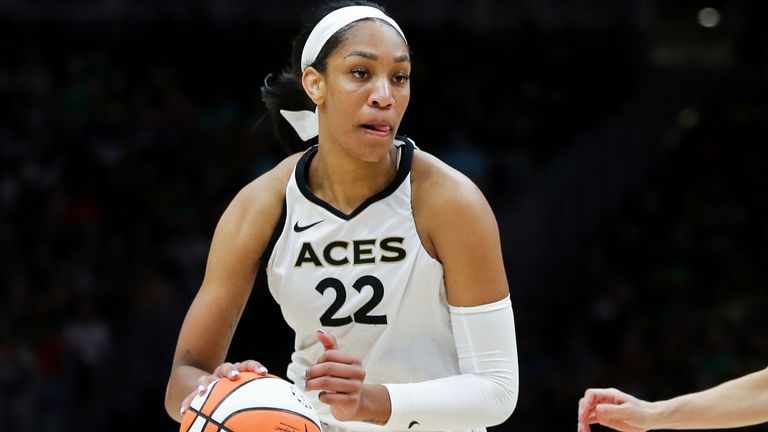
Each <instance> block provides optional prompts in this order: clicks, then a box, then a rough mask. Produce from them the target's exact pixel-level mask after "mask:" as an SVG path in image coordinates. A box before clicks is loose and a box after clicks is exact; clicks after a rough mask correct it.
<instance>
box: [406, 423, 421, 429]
mask: <svg viewBox="0 0 768 432" xmlns="http://www.w3.org/2000/svg"><path fill="white" fill-rule="evenodd" d="M417 424H419V422H417V421H412V422H411V424H409V425H408V429H410V428H412V427H414V426H416V425H417Z"/></svg>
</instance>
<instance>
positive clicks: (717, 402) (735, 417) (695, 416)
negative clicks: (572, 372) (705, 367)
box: [578, 369, 768, 432]
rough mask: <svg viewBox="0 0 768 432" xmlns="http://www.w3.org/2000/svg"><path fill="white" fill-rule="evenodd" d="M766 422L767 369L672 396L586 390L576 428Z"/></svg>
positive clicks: (633, 430) (583, 431)
mask: <svg viewBox="0 0 768 432" xmlns="http://www.w3.org/2000/svg"><path fill="white" fill-rule="evenodd" d="M765 422H768V369H763V370H761V371H758V372H753V373H751V374H748V375H745V376H743V377H740V378H736V379H733V380H731V381H727V382H725V383H722V384H720V385H718V386H715V387H712V388H710V389H707V390H704V391H701V392H698V393H690V394H686V395H682V396H678V397H675V398H672V399H668V400H663V401H658V402H646V401H644V400H640V399H637V398H635V397H634V396H631V395H628V394H626V393H624V392H621V391H619V390H616V389H603V388H600V389H588V390H587V391H586V392H585V393H584V397H582V398H581V399H580V400H579V422H578V432H589V430H590V428H589V425H590V424H594V423H599V424H601V425H603V426H608V427H610V428H613V429H616V430H619V431H625V432H639V431H647V430H655V429H724V428H736V427H742V426H749V425H755V424H759V423H765Z"/></svg>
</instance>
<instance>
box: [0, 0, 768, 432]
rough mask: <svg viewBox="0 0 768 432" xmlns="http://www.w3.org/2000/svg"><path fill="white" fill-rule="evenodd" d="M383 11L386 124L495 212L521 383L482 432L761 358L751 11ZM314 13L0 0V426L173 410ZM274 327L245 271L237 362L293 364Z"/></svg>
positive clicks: (735, 1) (144, 420)
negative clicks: (270, 116) (510, 406)
mask: <svg viewBox="0 0 768 432" xmlns="http://www.w3.org/2000/svg"><path fill="white" fill-rule="evenodd" d="M382 4H383V5H385V6H386V7H387V8H388V10H389V12H390V13H391V15H392V16H393V17H395V19H396V20H398V22H399V23H400V25H401V27H403V29H404V31H405V32H406V34H407V35H408V39H409V42H410V45H411V47H412V51H413V59H414V73H413V80H412V93H413V95H412V102H411V106H410V107H409V111H408V113H407V114H406V119H405V121H404V124H403V125H402V127H401V130H400V131H401V132H402V133H405V134H407V135H408V136H410V137H412V138H413V139H414V140H415V141H416V143H417V145H419V146H420V147H421V148H422V149H424V150H426V151H429V152H431V153H434V154H436V155H438V156H439V157H441V158H442V159H443V160H445V161H446V162H448V163H449V164H451V165H453V166H454V167H456V168H458V169H459V170H461V171H462V172H464V173H466V174H467V175H468V176H470V177H471V178H472V179H473V180H475V181H476V182H477V183H478V185H479V186H480V187H481V188H482V190H483V191H484V192H485V194H486V195H487V197H488V199H489V201H490V202H491V205H492V206H493V208H494V210H495V212H496V215H497V218H498V222H499V226H500V229H501V235H502V241H503V248H504V253H505V258H506V264H507V272H508V277H509V282H510V287H511V292H512V301H513V305H514V307H515V313H516V320H517V335H518V345H519V355H520V373H521V386H520V400H519V404H518V407H517V410H516V412H515V413H514V414H513V416H512V417H511V418H510V419H509V420H508V421H507V422H505V423H504V424H503V425H499V426H497V427H494V428H491V430H492V431H498V432H500V431H517V432H524V431H554V430H560V431H566V430H575V425H576V411H577V401H578V398H579V397H580V396H581V394H582V393H583V391H584V390H585V389H586V388H587V387H591V386H615V387H618V388H621V389H625V390H627V391H630V392H633V393H634V394H636V395H637V396H639V397H643V398H650V399H660V398H667V397H670V396H674V395H676V394H680V393H685V392H690V391H694V390H699V389H703V388H705V387H708V386H711V385H714V384H716V383H718V382H721V381H723V380H727V379H730V378H734V377H736V376H739V375H741V374H744V373H747V372H750V371H753V370H757V369H760V368H763V367H766V366H768V314H767V313H766V312H765V311H766V310H767V309H768V280H766V279H767V278H766V275H768V246H767V245H768V194H766V186H768V178H767V177H768V174H766V172H767V170H766V167H768V149H767V148H766V147H767V146H768V140H767V138H768V61H766V58H767V56H768V31H767V30H766V29H767V28H768V24H766V19H768V18H766V17H768V3H766V2H765V1H763V0H711V1H703V0H702V1H700V0H680V1H674V2H670V1H667V2H661V1H653V0H627V1H621V2H616V1H612V0H560V1H552V0H546V1H544V0H519V1H507V0H476V1H473V2H459V1H448V0H427V1H413V2H410V1H405V0H397V1H396V0H387V1H382ZM312 5H313V3H311V2H308V1H299V0H283V1H281V2H277V3H267V2H259V1H246V0H226V1H212V0H210V1H209V0H195V1H190V0H153V1H147V0H142V1H137V0H131V1H128V0H66V1H59V0H0V425H2V430H8V431H17V432H25V431H36V432H47V431H60V432H67V431H75V430H76V431H81V432H90V431H107V430H109V431H123V430H125V431H129V430H130V431H133V430H153V431H160V430H165V431H173V430H177V426H176V424H175V423H173V422H172V421H171V420H170V419H169V418H168V417H167V415H166V414H165V412H164V408H163V396H164V388H165V383H166V379H167V376H168V373H169V368H170V364H171V358H172V353H173V349H174V346H175V342H176V336H177V332H178V330H179V327H180V324H181V321H182V319H183V316H184V313H185V311H186V308H187V307H188V305H189V302H190V301H191V299H192V297H193V296H194V294H195V292H196V290H197V288H198V286H199V284H200V281H201V277H202V273H203V271H204V265H205V259H206V255H207V252H208V245H209V241H210V237H211V235H212V232H213V228H214V226H215V224H216V222H217V220H218V218H219V216H220V214H221V212H222V211H223V209H224V207H225V206H226V205H227V204H228V202H229V200H230V199H231V198H232V197H233V196H234V194H235V193H236V192H237V191H238V190H239V189H240V188H241V187H242V186H243V185H245V184H246V183H248V182H249V181H250V180H251V179H253V178H255V177H256V176H258V175H259V174H261V173H263V172H264V171H265V170H267V169H269V168H270V167H271V166H272V165H274V164H275V163H276V161H277V160H279V158H281V157H283V152H282V150H281V149H280V148H279V147H278V146H277V145H276V144H275V143H274V141H272V140H270V139H269V137H267V136H266V134H265V132H264V127H263V124H261V123H260V119H261V116H262V115H263V114H264V107H263V104H262V103H261V100H260V96H259V87H260V85H261V83H262V80H263V78H264V76H265V75H266V74H267V73H269V72H277V71H279V70H280V69H281V68H282V67H283V66H284V65H285V64H286V61H287V58H288V53H289V50H290V40H291V38H292V37H293V35H294V33H295V32H296V31H297V30H298V28H299V25H300V16H301V14H302V13H303V12H305V11H306V10H307V9H309V8H311V7H312ZM262 276H263V275H262ZM291 347H292V333H291V332H290V331H289V329H288V328H287V327H286V326H285V324H284V323H283V322H282V320H281V318H280V314H279V310H278V307H277V305H276V304H275V302H274V301H273V300H272V299H271V297H269V295H268V293H267V291H266V289H265V286H264V280H263V277H260V278H259V279H258V280H257V282H256V286H255V289H254V291H253V295H252V297H251V301H250V303H249V305H248V306H247V308H246V310H245V314H244V316H243V318H242V321H241V325H240V327H239V328H238V330H237V333H236V335H235V340H234V341H233V346H232V349H231V352H230V358H231V359H234V360H238V359H242V358H257V359H259V360H261V361H262V362H263V363H264V364H265V365H266V366H267V367H269V368H270V370H271V371H272V372H274V373H277V374H283V373H284V370H285V365H286V364H287V361H288V356H289V354H290V350H291ZM598 429H599V428H598ZM767 429H768V427H766V426H755V427H752V428H744V429H743V430H750V431H751V430H754V431H757V430H767ZM601 430H603V429H601Z"/></svg>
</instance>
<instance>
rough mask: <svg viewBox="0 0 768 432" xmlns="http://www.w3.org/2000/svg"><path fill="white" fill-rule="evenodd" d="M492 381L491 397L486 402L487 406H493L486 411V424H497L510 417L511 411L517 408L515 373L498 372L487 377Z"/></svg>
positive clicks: (488, 425)
mask: <svg viewBox="0 0 768 432" xmlns="http://www.w3.org/2000/svg"><path fill="white" fill-rule="evenodd" d="M487 378H489V381H490V382H491V383H492V384H491V388H492V389H493V390H492V392H491V395H492V396H491V397H490V398H487V399H491V400H490V401H488V402H492V403H489V404H486V406H488V407H493V409H492V410H489V412H488V413H487V418H488V420H489V423H488V424H487V425H486V426H487V427H490V426H497V425H500V424H501V423H504V422H505V421H507V420H509V418H510V417H512V413H514V412H515V408H517V400H518V395H519V393H520V385H519V379H518V376H517V373H516V372H515V371H507V373H503V374H498V375H496V376H494V377H487Z"/></svg>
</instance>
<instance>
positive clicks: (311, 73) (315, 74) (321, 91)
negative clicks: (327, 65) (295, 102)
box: [301, 66, 325, 105]
mask: <svg viewBox="0 0 768 432" xmlns="http://www.w3.org/2000/svg"><path fill="white" fill-rule="evenodd" d="M301 85H302V86H303V87H304V91H305V92H307V95H308V96H309V98H310V99H312V101H313V102H314V103H315V105H321V104H322V103H323V101H324V100H325V77H324V76H323V74H321V73H320V72H319V71H318V70H317V69H315V68H313V67H311V66H310V67H308V68H307V69H305V70H304V73H303V74H302V75H301Z"/></svg>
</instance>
